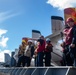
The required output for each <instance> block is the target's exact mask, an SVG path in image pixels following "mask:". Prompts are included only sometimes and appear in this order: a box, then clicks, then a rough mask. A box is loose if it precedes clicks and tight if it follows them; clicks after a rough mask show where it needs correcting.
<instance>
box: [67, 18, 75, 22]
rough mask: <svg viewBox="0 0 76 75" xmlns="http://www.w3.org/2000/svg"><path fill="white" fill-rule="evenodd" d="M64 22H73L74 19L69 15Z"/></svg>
mask: <svg viewBox="0 0 76 75" xmlns="http://www.w3.org/2000/svg"><path fill="white" fill-rule="evenodd" d="M66 22H67V23H68V22H74V20H73V18H71V17H69V18H67V20H66Z"/></svg>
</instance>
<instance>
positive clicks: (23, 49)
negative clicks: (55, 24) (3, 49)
mask: <svg viewBox="0 0 76 75" xmlns="http://www.w3.org/2000/svg"><path fill="white" fill-rule="evenodd" d="M66 24H67V25H65V28H64V30H63V34H64V36H65V38H64V41H63V43H62V44H61V47H62V48H63V57H62V66H76V25H75V23H74V20H73V19H72V18H71V17H69V18H68V19H67V20H66ZM52 51H53V45H52V44H51V40H50V39H46V40H45V39H44V36H40V37H39V39H38V40H37V44H36V45H34V44H33V42H32V40H28V43H27V45H25V42H24V40H23V41H22V45H20V46H19V51H18V62H17V67H20V66H23V67H24V66H27V67H29V66H30V64H31V59H32V58H33V56H35V57H34V59H35V66H36V67H37V66H38V67H41V66H44V64H43V63H45V66H51V52H52ZM43 59H44V61H43Z"/></svg>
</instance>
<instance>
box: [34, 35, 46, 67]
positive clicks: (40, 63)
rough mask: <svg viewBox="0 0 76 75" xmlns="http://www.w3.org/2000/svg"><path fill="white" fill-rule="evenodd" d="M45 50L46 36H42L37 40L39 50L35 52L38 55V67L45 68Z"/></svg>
mask: <svg viewBox="0 0 76 75" xmlns="http://www.w3.org/2000/svg"><path fill="white" fill-rule="evenodd" d="M44 50H45V40H44V36H40V38H39V39H38V40H37V48H36V50H35V53H36V54H37V57H36V64H37V66H38V67H41V66H43V57H44Z"/></svg>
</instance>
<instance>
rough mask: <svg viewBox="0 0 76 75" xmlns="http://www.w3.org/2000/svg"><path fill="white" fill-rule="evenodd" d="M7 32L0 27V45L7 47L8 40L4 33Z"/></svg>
mask: <svg viewBox="0 0 76 75" xmlns="http://www.w3.org/2000/svg"><path fill="white" fill-rule="evenodd" d="M6 33H7V30H4V29H0V47H3V48H5V47H7V41H8V40H9V38H8V37H5V36H4V34H6Z"/></svg>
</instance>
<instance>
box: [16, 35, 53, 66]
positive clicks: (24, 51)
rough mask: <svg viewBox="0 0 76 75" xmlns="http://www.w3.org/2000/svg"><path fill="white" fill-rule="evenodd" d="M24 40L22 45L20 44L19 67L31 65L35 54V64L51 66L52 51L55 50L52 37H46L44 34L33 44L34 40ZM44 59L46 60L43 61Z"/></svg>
mask: <svg viewBox="0 0 76 75" xmlns="http://www.w3.org/2000/svg"><path fill="white" fill-rule="evenodd" d="M27 42H28V43H27V45H26V44H25V41H24V40H23V41H22V45H20V46H19V51H18V62H17V67H21V66H22V67H24V66H27V67H29V66H30V65H31V60H32V58H33V56H34V59H35V66H38V67H41V66H44V65H43V63H45V66H51V52H52V51H53V46H52V44H51V41H50V39H46V40H45V39H44V36H40V37H39V39H38V40H37V43H36V45H34V44H33V42H32V40H28V41H27ZM43 59H44V60H45V61H43Z"/></svg>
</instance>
